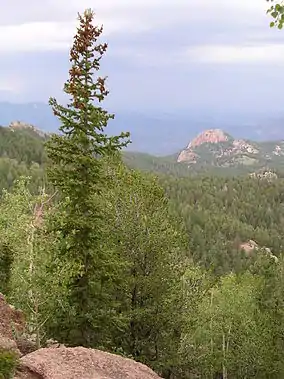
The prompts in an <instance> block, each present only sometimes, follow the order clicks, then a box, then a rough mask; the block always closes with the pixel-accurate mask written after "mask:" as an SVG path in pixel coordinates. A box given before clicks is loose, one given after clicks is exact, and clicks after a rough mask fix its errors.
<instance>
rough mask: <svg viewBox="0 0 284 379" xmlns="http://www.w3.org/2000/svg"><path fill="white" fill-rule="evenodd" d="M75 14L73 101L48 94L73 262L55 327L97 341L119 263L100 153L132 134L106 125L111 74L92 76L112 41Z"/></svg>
mask: <svg viewBox="0 0 284 379" xmlns="http://www.w3.org/2000/svg"><path fill="white" fill-rule="evenodd" d="M78 19H79V27H78V28H77V33H76V35H75V37H74V43H73V46H72V48H71V51H70V62H71V68H70V70H69V79H68V80H67V82H66V83H65V86H64V92H65V93H66V94H67V95H69V96H70V101H69V103H68V105H67V106H63V105H60V104H59V103H58V102H57V100H56V99H54V98H51V99H50V101H49V103H50V105H51V106H52V109H53V112H54V114H55V115H56V116H57V117H58V118H59V120H60V122H61V126H60V128H59V129H60V132H61V133H60V135H53V136H52V138H51V139H50V140H49V141H48V142H47V143H46V149H47V155H48V158H49V164H50V165H49V170H48V174H49V178H50V180H51V182H52V184H53V185H54V186H55V187H56V188H57V189H58V190H59V192H60V194H61V197H62V198H63V199H65V200H64V210H63V212H62V217H61V220H60V222H57V224H56V225H55V229H56V228H57V229H58V232H59V233H60V234H61V236H62V241H63V243H62V245H61V249H60V251H58V255H59V256H60V259H63V260H64V259H65V260H66V262H67V261H68V262H69V263H70V262H73V263H74V265H73V270H72V272H70V279H69V283H68V293H69V299H68V304H69V307H68V309H66V307H65V309H62V310H61V313H60V312H59V313H58V315H57V316H56V315H55V320H54V325H56V329H57V330H56V331H54V332H55V333H56V334H57V337H58V336H61V341H62V342H65V343H67V344H70V345H78V344H80V345H83V346H97V345H98V343H99V342H98V339H97V338H96V335H97V333H99V332H98V331H99V329H100V325H99V319H103V318H104V317H105V314H104V311H103V310H102V308H103V307H104V308H107V306H106V304H104V302H105V299H104V291H105V287H106V286H105V283H106V282H108V281H111V278H112V276H113V272H114V271H115V267H114V265H115V263H114V262H112V259H111V257H110V256H108V252H107V251H103V248H102V245H103V242H102V240H103V238H104V237H103V234H104V225H105V224H104V215H103V209H102V207H101V204H100V193H101V192H102V191H103V189H104V188H105V187H106V185H107V184H106V175H104V170H103V166H102V159H101V158H102V157H104V156H106V155H110V154H115V153H116V152H117V151H119V150H120V149H121V148H122V147H123V146H125V145H126V144H127V143H128V142H129V141H128V137H129V134H128V133H121V134H120V135H119V136H113V137H109V136H107V135H106V134H105V132H104V129H105V127H106V126H107V123H108V121H109V119H111V118H114V115H111V114H109V113H108V112H107V111H106V110H104V109H103V108H102V107H101V106H100V103H101V102H102V101H103V100H104V98H105V97H106V96H107V94H108V91H107V89H106V86H105V81H106V78H102V77H100V76H96V79H94V77H95V75H94V74H95V73H96V72H97V71H98V70H99V68H100V61H101V58H102V56H103V54H104V53H105V52H106V50H107V44H105V43H99V41H98V39H99V37H100V36H101V34H102V31H103V27H97V26H94V25H93V19H94V13H93V12H92V11H91V10H86V11H85V12H84V13H83V15H80V14H79V17H78ZM57 258H58V257H57ZM106 317H107V316H106Z"/></svg>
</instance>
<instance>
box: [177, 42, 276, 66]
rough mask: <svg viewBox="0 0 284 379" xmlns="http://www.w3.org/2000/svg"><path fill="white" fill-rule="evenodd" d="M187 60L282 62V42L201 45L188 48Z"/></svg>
mask: <svg viewBox="0 0 284 379" xmlns="http://www.w3.org/2000/svg"><path fill="white" fill-rule="evenodd" d="M184 56H185V57H186V58H187V62H189V61H191V62H199V63H208V64H215V63H216V64H263V63H265V64H267V63H275V62H276V63H280V62H284V44H271V45H269V44H266V45H203V46H195V47H192V48H188V49H187V50H186V51H185V54H184Z"/></svg>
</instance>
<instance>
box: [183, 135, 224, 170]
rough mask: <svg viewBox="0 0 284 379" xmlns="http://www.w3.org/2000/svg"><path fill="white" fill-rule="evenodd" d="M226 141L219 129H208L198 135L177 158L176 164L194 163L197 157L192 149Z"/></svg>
mask: <svg viewBox="0 0 284 379" xmlns="http://www.w3.org/2000/svg"><path fill="white" fill-rule="evenodd" d="M226 141H228V136H227V135H226V134H225V133H224V132H223V130H221V129H209V130H205V131H204V132H202V133H200V134H198V136H197V137H196V138H194V139H193V140H192V141H191V142H189V144H188V145H187V147H186V149H184V150H183V151H182V152H181V153H180V154H179V156H178V159H177V161H178V162H187V163H196V161H197V159H198V155H197V154H196V153H195V152H194V148H196V147H198V146H200V145H202V144H204V143H220V142H226Z"/></svg>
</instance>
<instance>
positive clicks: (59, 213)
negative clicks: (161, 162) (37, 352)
mask: <svg viewBox="0 0 284 379" xmlns="http://www.w3.org/2000/svg"><path fill="white" fill-rule="evenodd" d="M280 11H281V10H280ZM93 21H94V13H93V12H91V11H89V10H87V11H86V12H85V13H84V14H82V15H79V28H78V30H77V34H76V36H75V38H74V43H73V46H72V48H71V51H70V61H71V68H70V71H69V79H68V80H67V82H66V84H65V87H64V91H65V93H66V94H67V95H68V96H69V97H70V98H71V100H70V103H69V104H68V105H67V106H63V105H61V104H59V103H58V102H57V100H56V99H55V98H51V99H50V106H51V107H52V109H53V111H54V114H55V116H56V117H58V118H59V120H60V122H61V127H60V134H53V135H52V136H51V137H50V138H48V139H43V138H41V137H39V136H36V135H35V134H34V133H33V132H31V131H27V130H17V131H14V132H12V131H11V130H9V129H7V128H1V129H0V155H1V158H0V185H1V188H3V190H2V192H1V202H0V276H1V280H0V291H1V293H3V294H4V295H5V296H6V297H7V299H8V300H9V303H10V304H13V305H14V306H15V307H17V308H20V309H21V310H23V311H24V313H25V316H26V320H27V334H28V335H29V336H31V337H32V336H33V337H35V340H36V344H37V347H38V348H39V347H41V346H45V343H46V341H47V340H48V339H50V338H52V339H54V340H56V341H58V342H60V343H63V344H65V345H66V346H84V347H91V348H96V349H101V350H105V351H109V352H113V353H116V354H120V355H123V356H125V357H129V358H132V359H134V360H137V361H139V362H143V363H145V364H147V365H148V366H150V367H151V368H153V369H154V370H155V371H156V372H157V373H158V374H159V375H161V377H163V378H165V379H191V378H203V379H207V378H208V379H210V378H214V379H215V378H216V379H217V378H224V379H228V378H240V379H241V378H243V379H245V378H252V377H256V378H260V379H261V378H271V379H274V378H275V379H278V378H279V379H280V378H283V376H284V356H283V349H284V311H283V309H284V275H283V274H284V258H283V247H284V236H283V226H284V191H283V190H284V179H282V178H276V179H269V180H268V179H262V178H252V177H248V176H240V177H238V176H236V177H231V176H230V177H218V176H214V175H206V174H203V175H201V174H200V175H194V176H186V177H182V176H177V175H169V174H166V173H165V172H164V171H163V170H162V172H160V173H159V175H154V174H153V173H151V172H145V171H143V172H142V171H139V170H137V169H133V168H130V167H129V166H128V165H127V164H125V163H124V161H123V159H122V154H121V149H122V148H123V147H124V146H127V144H128V143H129V137H130V136H129V134H128V133H127V132H122V133H121V135H119V136H111V137H110V136H108V135H106V134H105V132H104V129H105V127H106V125H107V122H108V120H109V119H110V118H112V117H114V116H113V115H112V114H109V113H108V112H107V111H106V110H105V109H103V108H102V106H101V103H102V101H103V100H104V98H105V97H106V96H107V94H108V90H107V89H106V79H105V78H102V77H100V76H97V75H95V74H96V73H97V72H98V71H99V68H100V62H101V57H102V56H103V54H104V53H105V51H106V49H107V45H106V44H103V43H99V41H98V39H99V38H100V36H101V34H102V31H103V30H102V28H99V27H95V26H94V24H93ZM249 241H253V242H254V243H255V245H254V247H253V249H246V248H245V245H244V244H247V243H248V242H249ZM282 286H283V287H282ZM4 358H5V356H3V352H0V363H1V360H2V361H3V359H4ZM1 367H2V366H1V364H0V369H1ZM0 374H1V372H0Z"/></svg>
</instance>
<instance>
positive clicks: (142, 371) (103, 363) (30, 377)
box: [15, 347, 160, 379]
mask: <svg viewBox="0 0 284 379" xmlns="http://www.w3.org/2000/svg"><path fill="white" fill-rule="evenodd" d="M159 378H160V377H159V376H158V375H157V374H155V373H154V372H153V371H152V370H151V369H150V368H148V367H147V366H145V365H143V364H141V363H137V362H135V361H133V360H131V359H127V358H123V357H121V356H119V355H114V354H109V353H105V352H103V351H99V350H93V349H86V348H83V347H74V348H66V347H60V348H48V349H40V350H37V351H35V352H33V353H31V354H28V355H26V356H24V357H23V358H21V367H20V369H19V371H18V373H17V374H16V376H15V379H159Z"/></svg>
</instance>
